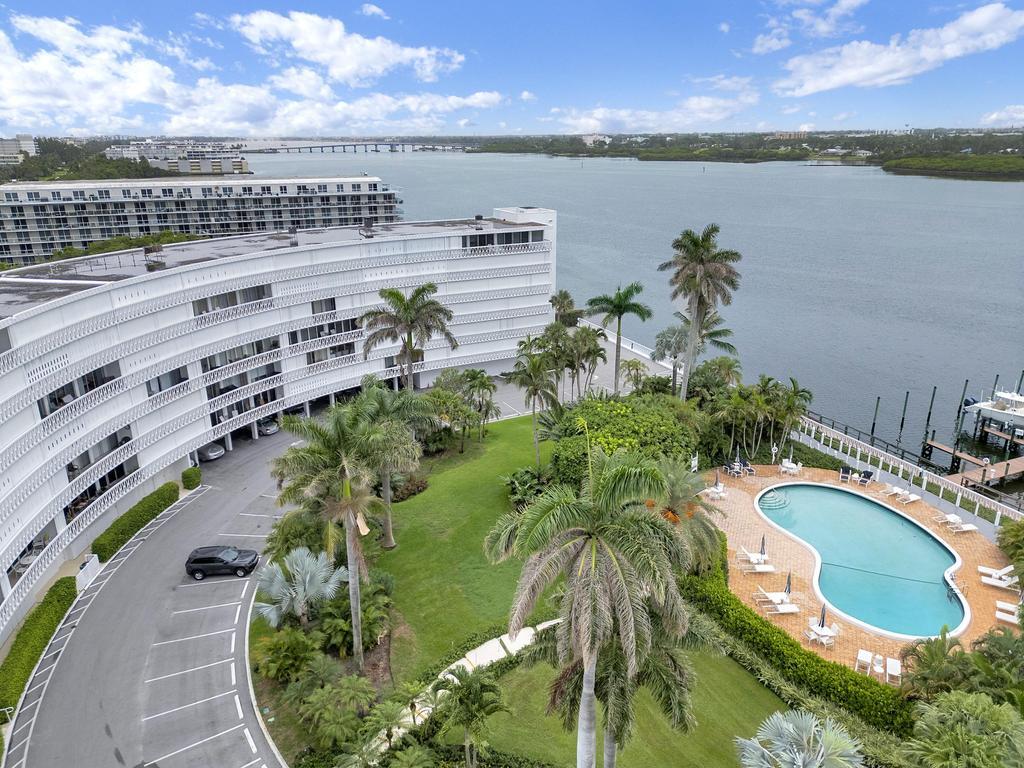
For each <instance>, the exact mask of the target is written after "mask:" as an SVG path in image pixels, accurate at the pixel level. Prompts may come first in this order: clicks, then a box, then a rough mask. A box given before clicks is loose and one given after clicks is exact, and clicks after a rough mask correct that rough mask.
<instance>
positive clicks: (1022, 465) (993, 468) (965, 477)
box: [946, 456, 1024, 485]
mask: <svg viewBox="0 0 1024 768" xmlns="http://www.w3.org/2000/svg"><path fill="white" fill-rule="evenodd" d="M982 473H984V475H985V479H984V481H983V480H982ZM1021 475H1024V456H1018V457H1017V458H1015V459H1010V460H1009V461H1000V462H998V463H995V464H989V465H988V466H987V467H982V468H981V469H972V470H970V471H969V472H961V473H960V474H958V475H949V476H948V477H947V478H946V479H947V480H949V481H951V482H954V483H957V484H958V485H994V484H995V483H997V482H1001V481H1002V480H1004V479H1006V480H1015V479H1016V478H1018V477H1020V476H1021Z"/></svg>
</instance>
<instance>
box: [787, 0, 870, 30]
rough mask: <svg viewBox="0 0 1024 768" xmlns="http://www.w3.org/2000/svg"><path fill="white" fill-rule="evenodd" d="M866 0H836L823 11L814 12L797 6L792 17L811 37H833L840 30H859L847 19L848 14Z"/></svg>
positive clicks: (866, 0) (851, 13)
mask: <svg viewBox="0 0 1024 768" xmlns="http://www.w3.org/2000/svg"><path fill="white" fill-rule="evenodd" d="M867 2H868V0H837V2H836V3H835V5H832V6H830V7H829V8H827V9H826V10H825V12H824V13H821V14H817V13H814V12H813V11H812V10H811V9H810V8H798V9H797V10H795V11H793V14H792V15H793V18H794V19H796V20H797V21H799V22H800V25H801V28H802V30H803V32H804V33H805V34H808V35H810V36H811V37H833V36H835V35H837V34H839V33H841V32H854V31H856V32H859V31H860V28H859V27H857V26H856V25H855V24H852V23H850V22H849V21H848V20H847V17H848V16H851V15H853V12H854V11H856V10H857V9H858V8H860V7H861V6H862V5H865V4H866V3H867Z"/></svg>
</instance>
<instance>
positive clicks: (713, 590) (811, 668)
mask: <svg viewBox="0 0 1024 768" xmlns="http://www.w3.org/2000/svg"><path fill="white" fill-rule="evenodd" d="M680 586H681V589H682V592H683V596H684V597H685V598H686V599H687V600H689V601H690V602H691V603H693V604H694V605H695V606H696V607H697V608H699V609H700V610H702V611H704V612H705V613H708V614H710V615H711V616H712V618H714V619H715V620H716V621H718V623H719V624H720V625H721V627H722V629H723V630H725V632H727V633H728V634H730V635H732V636H733V637H736V638H738V639H739V640H742V641H743V642H744V643H747V644H748V645H750V646H751V647H753V648H756V649H757V652H758V653H759V654H760V655H761V656H762V657H763V658H764V659H765V661H767V662H768V663H769V664H771V666H772V667H773V668H774V669H776V670H778V671H779V673H780V674H782V675H783V676H784V677H785V678H786V680H788V681H790V682H791V683H794V684H796V685H799V686H803V687H805V688H806V689H807V690H808V691H810V692H811V693H812V694H814V695H816V696H820V697H821V698H822V699H824V700H825V701H828V702H832V703H834V704H838V705H839V706H841V707H843V708H845V709H847V710H848V711H850V712H851V713H852V714H855V715H857V716H859V717H860V718H861V719H862V720H864V721H865V722H866V723H868V724H869V725H872V726H874V727H875V728H879V729H881V730H885V731H889V732H892V733H895V734H897V735H905V734H907V733H909V732H910V729H911V725H912V722H913V717H912V710H911V706H912V705H911V703H910V702H908V701H906V700H905V699H904V698H903V697H902V696H901V695H900V692H899V691H898V690H896V689H895V688H892V687H891V686H888V685H884V684H882V683H880V682H878V681H877V680H874V679H872V678H869V677H866V676H865V675H862V674H860V673H858V672H854V671H853V670H852V669H850V668H849V667H845V666H843V665H841V664H837V663H835V662H832V661H828V660H826V659H823V658H822V657H821V656H818V655H817V654H816V653H814V652H812V651H808V650H806V649H805V648H803V646H801V645H800V643H799V642H798V641H797V640H796V639H795V638H793V637H792V636H791V635H790V634H789V633H788V632H786V630H784V629H782V628H780V627H777V626H775V625H774V624H772V623H771V622H770V621H768V620H767V619H765V618H764V617H762V616H760V615H759V614H757V613H756V612H755V611H754V610H752V609H751V608H749V607H747V605H745V604H744V603H743V601H742V600H740V599H739V598H738V597H736V595H734V594H733V593H732V592H731V591H730V590H729V586H728V584H727V582H726V581H725V579H724V577H723V576H722V574H721V572H719V573H718V574H717V575H712V576H704V577H696V576H684V577H683V578H682V579H681V581H680Z"/></svg>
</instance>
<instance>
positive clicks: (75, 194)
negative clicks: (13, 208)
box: [15, 189, 85, 200]
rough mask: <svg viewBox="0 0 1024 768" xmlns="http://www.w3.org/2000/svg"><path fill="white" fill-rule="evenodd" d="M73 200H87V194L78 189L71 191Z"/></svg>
mask: <svg viewBox="0 0 1024 768" xmlns="http://www.w3.org/2000/svg"><path fill="white" fill-rule="evenodd" d="M15 199H17V196H15ZM71 199H72V200H85V192H82V191H80V190H77V189H76V190H72V191H71Z"/></svg>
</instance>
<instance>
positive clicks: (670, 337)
mask: <svg viewBox="0 0 1024 768" xmlns="http://www.w3.org/2000/svg"><path fill="white" fill-rule="evenodd" d="M686 339H687V331H686V329H685V328H684V327H683V326H681V325H670V326H669V327H668V328H666V329H665V330H663V331H661V332H659V333H658V335H657V336H655V337H654V354H653V355H651V360H653V361H654V362H659V361H661V360H671V361H672V393H673V394H675V391H676V377H677V374H678V373H679V360H680V359H681V358H682V357H683V355H685V354H686Z"/></svg>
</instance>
